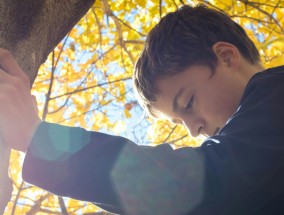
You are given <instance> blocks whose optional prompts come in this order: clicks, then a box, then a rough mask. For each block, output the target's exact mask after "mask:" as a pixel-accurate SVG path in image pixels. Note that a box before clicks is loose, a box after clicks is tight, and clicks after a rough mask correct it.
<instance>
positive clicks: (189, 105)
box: [185, 96, 194, 111]
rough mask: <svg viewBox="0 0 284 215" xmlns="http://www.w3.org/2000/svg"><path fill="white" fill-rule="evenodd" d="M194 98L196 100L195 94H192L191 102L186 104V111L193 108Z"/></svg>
mask: <svg viewBox="0 0 284 215" xmlns="http://www.w3.org/2000/svg"><path fill="white" fill-rule="evenodd" d="M193 100H194V96H191V98H190V100H189V102H188V103H187V104H186V106H185V111H189V110H191V108H192V106H193Z"/></svg>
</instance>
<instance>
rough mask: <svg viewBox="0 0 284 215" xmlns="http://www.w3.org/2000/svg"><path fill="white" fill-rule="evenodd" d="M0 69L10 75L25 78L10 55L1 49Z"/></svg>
mask: <svg viewBox="0 0 284 215" xmlns="http://www.w3.org/2000/svg"><path fill="white" fill-rule="evenodd" d="M0 67H1V68H2V69H3V70H4V71H5V72H7V73H9V74H10V75H13V76H19V77H22V76H25V73H24V71H23V70H22V69H21V68H20V66H19V65H18V63H17V62H16V60H15V59H14V57H13V56H12V54H11V53H10V52H9V51H7V50H5V49H2V48H0Z"/></svg>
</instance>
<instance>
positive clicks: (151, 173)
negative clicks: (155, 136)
mask: <svg viewBox="0 0 284 215" xmlns="http://www.w3.org/2000/svg"><path fill="white" fill-rule="evenodd" d="M188 170H190V171H188ZM204 177H205V170H204V158H203V156H202V152H201V151H198V150H189V151H187V152H185V151H174V150H173V149H172V148H171V147H170V146H169V145H167V144H165V145H161V146H159V147H147V146H138V145H136V144H134V143H133V142H131V141H130V140H128V139H125V138H123V137H118V136H111V135H107V134H103V133H98V132H91V131H86V130H85V129H82V128H74V127H67V126H61V125H56V124H51V123H46V122H43V123H41V124H40V126H39V127H38V129H37V131H36V133H35V136H34V138H33V140H32V143H31V145H30V147H29V149H28V151H27V154H26V157H25V161H24V166H23V179H24V180H25V181H27V182H29V183H31V184H34V185H36V186H39V187H41V188H43V189H46V190H48V191H50V192H52V193H55V194H57V195H60V196H68V197H71V198H74V199H79V200H83V201H90V202H94V203H95V204H96V205H97V206H99V207H101V208H103V209H106V210H108V211H111V212H114V213H119V214H124V213H127V214H143V215H147V214H153V213H154V214H163V215H167V214H169V215H171V214H183V213H185V212H188V211H190V210H191V209H194V208H195V207H196V206H197V205H198V204H199V203H200V202H201V199H202V197H203V192H204V183H203V182H204V180H205V178H204ZM189 203H190V204H189ZM161 205H163V206H162V207H161Z"/></svg>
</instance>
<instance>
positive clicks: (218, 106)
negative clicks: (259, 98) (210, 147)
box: [153, 63, 245, 136]
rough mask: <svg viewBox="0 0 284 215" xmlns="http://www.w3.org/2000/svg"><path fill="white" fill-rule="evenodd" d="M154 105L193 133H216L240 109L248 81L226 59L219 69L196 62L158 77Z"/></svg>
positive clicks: (196, 134)
mask: <svg viewBox="0 0 284 215" xmlns="http://www.w3.org/2000/svg"><path fill="white" fill-rule="evenodd" d="M156 87H157V88H158V95H157V101H156V102H155V103H153V107H154V108H155V109H156V110H158V111H159V112H161V113H162V114H164V115H165V116H166V117H168V118H169V120H171V121H172V122H174V123H178V124H179V123H181V124H184V125H185V126H186V127H187V128H188V130H189V131H190V133H191V135H192V136H198V135H199V134H203V135H206V136H212V135H214V134H216V133H217V132H218V131H219V129H220V128H222V127H223V126H224V125H225V123H226V122H227V120H228V118H229V117H230V116H231V115H232V114H233V113H234V112H235V111H236V110H237V108H238V105H239V102H240V99H241V96H242V94H243V91H244V88H245V85H244V84H243V82H242V81H241V80H240V79H239V77H238V76H237V75H236V72H235V71H233V70H232V69H231V68H230V67H228V66H227V65H226V64H225V63H221V64H220V63H219V64H218V66H217V67H216V70H215V71H214V72H212V70H211V69H210V68H209V67H208V66H203V65H195V66H191V67H189V68H188V69H187V70H185V71H184V72H180V73H178V74H176V75H174V76H172V77H168V78H165V79H160V80H157V82H156Z"/></svg>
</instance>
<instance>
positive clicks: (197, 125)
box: [183, 117, 205, 137]
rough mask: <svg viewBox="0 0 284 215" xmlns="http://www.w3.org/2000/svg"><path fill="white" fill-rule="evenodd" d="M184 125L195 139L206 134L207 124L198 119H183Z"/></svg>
mask: <svg viewBox="0 0 284 215" xmlns="http://www.w3.org/2000/svg"><path fill="white" fill-rule="evenodd" d="M183 124H184V126H185V127H186V128H187V130H188V131H189V133H190V134H191V136H193V137H197V136H198V135H200V134H202V133H204V132H205V131H204V127H205V123H204V122H203V120H202V119H200V118H198V117H186V118H185V119H183Z"/></svg>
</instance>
